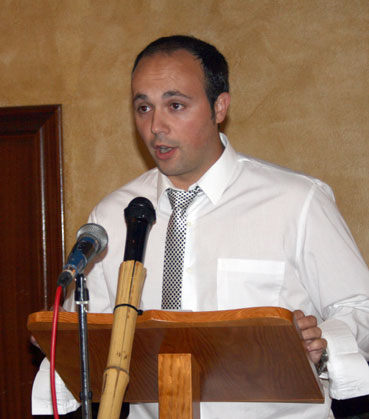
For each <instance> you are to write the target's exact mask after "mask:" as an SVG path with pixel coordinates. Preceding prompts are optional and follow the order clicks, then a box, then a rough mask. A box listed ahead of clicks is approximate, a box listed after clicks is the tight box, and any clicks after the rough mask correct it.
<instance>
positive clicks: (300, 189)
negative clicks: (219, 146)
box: [237, 153, 334, 200]
mask: <svg viewBox="0 0 369 419" xmlns="http://www.w3.org/2000/svg"><path fill="white" fill-rule="evenodd" d="M237 160H238V163H239V165H240V166H241V168H242V169H241V172H240V173H241V177H243V178H244V180H245V181H246V178H247V179H249V180H251V179H252V181H253V183H256V184H257V185H258V186H260V188H265V189H274V190H275V191H276V192H278V193H279V194H283V195H286V196H291V195H300V196H301V198H304V197H305V198H306V196H307V195H311V196H313V195H323V196H325V197H326V198H328V199H330V200H334V194H333V192H332V189H331V188H330V186H329V185H327V184H326V183H325V182H323V181H322V180H320V179H317V178H315V177H313V176H310V175H307V174H305V173H302V172H298V171H294V170H291V169H288V168H286V167H282V166H279V165H277V164H274V163H270V162H267V161H264V160H261V159H257V158H253V157H249V156H246V155H244V154H241V153H237Z"/></svg>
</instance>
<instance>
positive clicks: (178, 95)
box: [132, 50, 229, 189]
mask: <svg viewBox="0 0 369 419" xmlns="http://www.w3.org/2000/svg"><path fill="white" fill-rule="evenodd" d="M132 98H133V109H134V116H135V122H136V126H137V130H138V132H139V134H140V136H141V137H142V139H143V141H144V142H145V144H146V146H147V148H148V150H149V152H150V154H151V155H152V157H153V159H154V160H155V163H156V165H157V166H158V168H159V170H160V171H161V172H162V173H164V174H165V175H167V176H168V177H169V179H170V180H171V182H172V183H173V185H174V186H176V187H177V188H181V189H188V187H189V186H190V185H192V184H193V183H195V182H196V181H197V180H198V179H199V178H200V177H201V176H202V175H203V174H204V173H205V172H206V171H207V170H208V169H209V168H210V167H211V166H212V165H213V164H214V163H215V161H216V160H217V159H218V158H219V157H220V155H221V154H222V152H223V146H222V144H221V142H220V139H219V134H218V129H217V124H218V123H220V122H222V121H223V120H224V118H225V116H226V112H227V107H228V103H229V95H228V94H227V93H222V94H221V95H220V96H219V98H218V100H217V103H216V104H215V117H214V118H212V112H211V108H210V104H209V101H208V98H207V96H206V92H205V80H204V73H203V70H202V67H201V64H200V61H199V60H197V59H196V58H195V57H194V56H193V55H192V54H190V53H189V52H187V51H185V50H178V51H176V52H174V53H172V54H170V55H167V54H162V53H158V54H155V55H152V56H147V57H144V58H143V59H142V60H141V61H140V62H139V64H138V66H137V67H136V69H135V71H134V73H133V75H132ZM224 100H225V104H224V103H223V102H224ZM219 101H220V102H221V104H219V103H218V102H219ZM225 105H226V106H225Z"/></svg>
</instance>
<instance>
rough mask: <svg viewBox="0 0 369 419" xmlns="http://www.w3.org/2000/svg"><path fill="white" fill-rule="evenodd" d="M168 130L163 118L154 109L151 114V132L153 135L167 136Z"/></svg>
mask: <svg viewBox="0 0 369 419" xmlns="http://www.w3.org/2000/svg"><path fill="white" fill-rule="evenodd" d="M168 130H169V127H168V124H167V121H166V118H165V116H164V115H163V114H162V112H161V111H160V110H158V109H155V111H154V112H153V114H152V120H151V132H152V133H153V134H155V135H158V134H168Z"/></svg>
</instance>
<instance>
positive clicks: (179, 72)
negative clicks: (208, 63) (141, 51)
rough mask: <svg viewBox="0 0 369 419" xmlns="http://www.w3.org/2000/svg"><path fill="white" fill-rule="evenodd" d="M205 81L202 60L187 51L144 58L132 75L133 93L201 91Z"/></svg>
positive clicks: (157, 54)
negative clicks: (157, 90)
mask: <svg viewBox="0 0 369 419" xmlns="http://www.w3.org/2000/svg"><path fill="white" fill-rule="evenodd" d="M204 85H205V79H204V71H203V69H202V66H201V63H200V60H198V59H197V58H196V57H194V56H193V55H192V54H191V53H189V52H188V51H186V50H178V51H175V52H172V53H170V54H166V53H161V52H160V53H156V54H154V55H149V56H146V57H143V58H142V59H141V61H140V62H139V64H138V65H137V67H136V69H135V71H134V72H133V74H132V93H133V95H136V94H137V93H146V91H150V90H152V89H164V90H180V91H182V90H183V89H186V90H188V89H190V90H199V89H200V90H201V91H205V89H204Z"/></svg>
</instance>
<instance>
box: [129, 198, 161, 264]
mask: <svg viewBox="0 0 369 419" xmlns="http://www.w3.org/2000/svg"><path fill="white" fill-rule="evenodd" d="M124 217H125V220H126V224H127V238H126V248H125V251H124V259H123V260H124V261H126V260H135V261H138V262H142V260H143V257H144V254H145V247H146V241H147V236H148V232H149V230H150V228H151V226H152V224H153V223H154V222H155V221H156V216H155V210H154V207H153V205H152V203H151V202H150V201H149V200H148V199H146V198H142V197H139V198H135V199H133V200H132V201H131V202H130V203H129V205H128V207H127V208H126V209H125V210H124Z"/></svg>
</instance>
